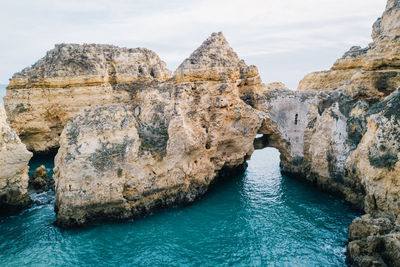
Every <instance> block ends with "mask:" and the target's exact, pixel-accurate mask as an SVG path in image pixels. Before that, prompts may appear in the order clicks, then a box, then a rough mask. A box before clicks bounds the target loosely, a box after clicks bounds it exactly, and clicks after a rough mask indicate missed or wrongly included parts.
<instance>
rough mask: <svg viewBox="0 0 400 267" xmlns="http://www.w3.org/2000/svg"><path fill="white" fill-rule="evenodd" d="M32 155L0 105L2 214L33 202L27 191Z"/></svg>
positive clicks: (0, 199) (0, 195)
mask: <svg viewBox="0 0 400 267" xmlns="http://www.w3.org/2000/svg"><path fill="white" fill-rule="evenodd" d="M31 157H32V153H30V152H29V151H28V150H26V147H25V145H24V144H22V143H21V141H20V139H19V138H18V136H17V135H16V133H15V132H14V131H13V130H12V129H11V128H10V126H9V125H8V124H7V122H6V113H5V111H4V109H3V107H2V106H1V105H0V214H5V213H8V212H16V211H18V210H20V209H22V208H25V207H26V206H28V205H29V204H30V203H31V199H30V198H29V195H28V191H27V188H28V169H29V167H28V162H29V160H30V158H31Z"/></svg>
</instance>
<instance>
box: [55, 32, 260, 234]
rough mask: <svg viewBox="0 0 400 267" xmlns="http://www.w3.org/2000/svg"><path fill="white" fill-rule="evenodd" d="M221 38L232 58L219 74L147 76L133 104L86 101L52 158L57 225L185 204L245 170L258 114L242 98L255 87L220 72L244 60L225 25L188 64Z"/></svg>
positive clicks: (198, 59) (193, 66)
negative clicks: (226, 175) (89, 105)
mask: <svg viewBox="0 0 400 267" xmlns="http://www.w3.org/2000/svg"><path fill="white" fill-rule="evenodd" d="M219 42H223V43H224V44H223V47H219V48H218V49H217V50H218V51H219V52H220V53H222V54H224V55H226V61H224V62H225V63H224V64H225V65H224V68H221V69H215V70H214V71H213V73H214V74H215V75H213V76H209V75H208V74H205V76H204V77H203V78H201V76H199V75H200V74H198V73H197V72H196V73H197V74H193V75H192V74H188V75H187V76H185V75H183V76H184V77H183V78H182V77H181V76H180V78H175V79H173V80H171V81H168V82H164V83H159V84H154V85H153V86H151V85H149V86H147V87H146V88H143V89H142V90H137V91H136V93H135V95H134V98H133V99H134V101H132V104H130V105H112V106H107V107H101V108H97V109H91V110H86V111H84V112H83V113H81V114H80V115H78V116H77V117H75V118H74V119H73V120H72V121H70V122H69V123H68V124H67V126H66V127H65V129H64V131H63V133H62V135H61V139H60V150H59V153H58V154H57V156H56V160H55V166H56V167H55V174H54V179H55V181H56V212H57V221H56V223H57V224H58V225H60V226H66V227H68V226H77V225H83V224H85V223H87V222H90V221H93V220H98V219H126V218H131V217H136V216H140V215H143V214H145V213H148V212H150V211H152V210H154V209H157V208H160V207H164V206H171V205H173V204H182V203H189V202H192V201H194V200H195V199H196V198H198V197H199V196H201V195H202V194H204V193H205V192H206V191H207V189H208V187H209V185H210V183H211V182H212V181H213V180H214V179H215V177H216V176H217V175H218V174H222V172H226V171H227V170H232V169H237V168H239V169H243V167H242V166H243V164H245V161H246V159H247V158H248V157H249V156H250V155H251V153H252V151H253V140H254V138H255V136H256V134H257V131H258V129H259V128H260V125H261V120H260V118H259V116H260V115H259V114H258V113H259V112H257V111H256V110H254V109H253V108H251V106H249V105H247V104H246V103H245V102H244V101H242V100H241V98H240V95H241V92H246V91H248V90H249V89H248V88H246V86H247V85H246V82H245V81H246V80H247V77H244V76H243V77H242V79H240V77H236V76H235V77H233V76H229V75H228V76H227V77H225V78H224V80H223V81H222V80H216V79H215V77H223V76H224V75H225V72H226V69H232V70H233V69H235V68H237V64H238V62H241V63H240V64H244V63H243V62H242V61H238V60H236V59H237V55H236V54H235V53H234V52H232V49H231V48H230V47H229V46H227V43H226V40H225V39H224V37H223V36H222V35H221V34H213V35H212V36H211V37H210V38H209V39H207V40H206V41H205V43H204V44H203V45H202V46H201V47H200V48H199V50H198V51H195V52H194V53H193V54H192V56H191V58H192V61H191V62H192V63H191V67H190V68H189V69H193V70H200V69H202V67H201V65H202V64H204V63H203V60H204V53H205V52H204V53H203V51H212V50H213V49H214V48H215V47H218V44H219ZM225 50H227V51H225ZM196 55H198V56H196ZM213 59H215V61H216V63H215V65H216V66H218V64H219V62H220V60H219V59H216V58H213ZM185 62H187V60H186V61H185ZM207 64H208V63H207ZM210 64H212V63H210ZM183 65H184V64H183ZM242 67H243V68H245V69H246V68H248V69H250V68H251V69H253V72H254V73H255V75H256V74H258V72H257V70H256V68H255V67H247V66H242ZM177 72H180V73H182V72H183V73H191V72H188V71H182V70H181V69H178V70H177ZM175 77H176V75H175ZM185 77H186V78H188V77H196V78H195V79H194V80H191V78H190V79H189V78H188V79H186V78H185ZM236 78H237V79H236ZM200 79H202V80H200ZM252 86H259V87H263V85H262V84H261V83H259V84H258V85H256V84H253V85H252Z"/></svg>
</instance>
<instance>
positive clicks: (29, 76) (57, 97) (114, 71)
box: [4, 44, 171, 152]
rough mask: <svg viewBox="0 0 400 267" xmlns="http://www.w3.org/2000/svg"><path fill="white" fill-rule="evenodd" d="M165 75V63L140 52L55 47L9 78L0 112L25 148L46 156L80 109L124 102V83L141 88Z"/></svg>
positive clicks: (145, 51)
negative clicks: (2, 111)
mask: <svg viewBox="0 0 400 267" xmlns="http://www.w3.org/2000/svg"><path fill="white" fill-rule="evenodd" d="M170 76H171V74H170V72H169V70H168V69H167V68H166V66H165V63H164V62H162V61H161V60H160V59H159V57H158V56H157V55H156V54H155V53H154V52H152V51H151V50H148V49H145V48H135V49H128V48H119V47H116V46H111V45H96V44H85V45H77V44H60V45H56V46H55V48H54V49H53V50H50V51H49V52H48V53H47V54H46V56H45V57H44V58H42V59H41V60H39V61H38V62H37V63H35V64H34V65H32V67H27V68H25V69H24V70H22V71H21V72H19V73H16V74H15V75H14V76H13V78H12V80H11V81H10V84H9V85H8V87H7V95H6V96H5V98H4V103H5V109H6V112H7V116H8V121H9V123H10V125H11V127H12V128H13V129H14V130H15V131H16V132H17V134H18V135H19V136H20V138H21V140H22V141H23V142H24V144H26V146H27V148H28V149H29V150H31V151H35V152H46V151H49V150H52V149H56V148H58V147H59V144H58V140H59V135H60V134H61V132H62V130H63V128H64V126H65V124H66V123H67V122H68V121H69V120H70V119H72V118H73V117H74V116H75V115H76V114H77V113H78V112H79V111H80V110H82V109H84V108H89V107H98V106H104V105H107V104H117V103H129V102H130V100H131V99H130V94H129V92H127V91H126V90H125V89H126V87H127V84H130V86H129V88H130V89H133V88H140V87H141V86H142V85H143V83H146V82H152V81H158V80H160V81H162V80H166V79H168V78H170Z"/></svg>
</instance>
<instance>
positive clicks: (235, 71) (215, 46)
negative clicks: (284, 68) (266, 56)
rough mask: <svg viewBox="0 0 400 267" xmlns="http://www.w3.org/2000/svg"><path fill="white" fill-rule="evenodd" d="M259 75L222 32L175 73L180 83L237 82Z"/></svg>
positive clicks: (206, 43)
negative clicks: (242, 58) (244, 76)
mask: <svg viewBox="0 0 400 267" xmlns="http://www.w3.org/2000/svg"><path fill="white" fill-rule="evenodd" d="M244 74H246V76H247V77H255V76H257V75H258V70H257V68H256V67H254V66H251V68H250V67H248V66H247V65H246V64H245V63H244V61H243V60H241V59H240V58H239V57H238V55H237V54H236V53H235V51H233V49H232V48H231V47H230V46H229V43H228V42H227V41H226V39H225V37H224V35H223V34H222V32H218V33H213V34H211V36H210V37H208V38H207V39H206V40H205V41H204V42H203V44H202V45H201V46H200V47H199V48H197V49H196V50H195V51H194V52H193V53H192V54H191V55H190V57H189V58H187V59H185V61H183V63H182V64H181V65H180V66H179V67H178V69H177V70H176V71H175V74H174V76H175V79H176V80H178V81H200V80H201V81H206V80H212V81H221V80H225V79H229V80H237V79H240V78H241V77H242V76H243V75H244Z"/></svg>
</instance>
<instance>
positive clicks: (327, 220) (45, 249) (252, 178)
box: [0, 148, 360, 267]
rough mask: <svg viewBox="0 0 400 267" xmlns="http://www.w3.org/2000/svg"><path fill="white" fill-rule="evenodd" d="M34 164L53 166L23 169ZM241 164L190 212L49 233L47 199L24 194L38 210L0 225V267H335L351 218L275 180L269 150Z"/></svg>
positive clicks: (314, 193) (321, 197) (327, 199)
mask: <svg viewBox="0 0 400 267" xmlns="http://www.w3.org/2000/svg"><path fill="white" fill-rule="evenodd" d="M41 164H44V165H45V166H46V168H47V169H48V170H49V171H51V169H52V168H53V166H54V162H53V158H52V157H47V158H37V157H35V158H34V159H33V160H31V162H30V166H31V169H34V168H36V167H37V166H39V165H41ZM248 164H249V166H248V169H247V170H246V172H245V173H243V174H242V175H239V176H233V177H230V178H229V179H226V180H223V181H220V182H218V183H217V184H215V185H214V186H213V187H212V188H211V189H210V190H209V192H207V193H206V195H205V196H204V197H202V198H201V199H200V200H199V201H197V202H195V203H194V204H192V205H189V206H186V207H172V208H170V209H166V210H163V211H160V212H155V213H154V214H150V215H148V216H146V217H144V218H141V219H138V220H131V221H127V222H119V223H101V224H100V223H99V224H95V225H91V226H88V227H85V228H80V229H72V230H65V229H60V228H57V227H55V226H53V224H52V223H53V221H54V219H55V213H54V198H55V196H54V193H53V192H46V193H41V194H32V198H33V199H34V200H38V202H39V204H35V205H33V206H32V207H31V208H29V209H27V210H25V211H23V212H21V213H20V214H18V215H13V216H6V217H4V216H3V217H0V266H96V267H97V266H344V265H345V250H346V241H347V229H348V226H349V224H350V223H351V222H352V220H353V219H354V218H355V217H356V216H360V214H359V213H358V212H357V211H355V210H353V209H351V207H350V206H349V205H348V204H347V203H345V202H344V201H343V200H340V199H337V198H335V197H333V196H331V195H328V194H324V193H321V192H320V191H318V190H317V189H316V188H314V187H312V186H310V185H307V184H305V183H303V182H301V181H299V180H297V179H295V178H289V177H286V176H284V175H282V174H281V172H280V167H279V152H278V151H277V150H276V149H274V148H265V149H263V150H258V151H255V152H254V154H253V156H252V158H251V160H249V161H248Z"/></svg>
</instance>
